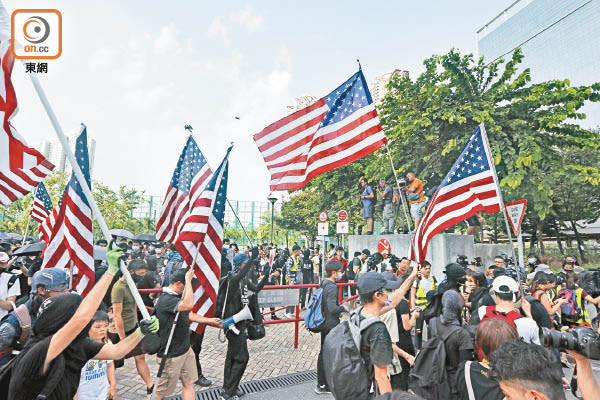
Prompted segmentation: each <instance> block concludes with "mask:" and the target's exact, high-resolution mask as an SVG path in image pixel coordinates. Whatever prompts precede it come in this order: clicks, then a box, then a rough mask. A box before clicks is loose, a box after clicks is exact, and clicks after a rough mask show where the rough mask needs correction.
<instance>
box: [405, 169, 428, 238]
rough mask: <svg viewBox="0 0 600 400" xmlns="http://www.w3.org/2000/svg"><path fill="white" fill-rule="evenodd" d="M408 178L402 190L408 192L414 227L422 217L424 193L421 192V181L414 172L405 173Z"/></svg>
mask: <svg viewBox="0 0 600 400" xmlns="http://www.w3.org/2000/svg"><path fill="white" fill-rule="evenodd" d="M406 179H408V182H410V183H409V184H408V186H405V187H404V190H406V191H407V192H408V202H409V203H410V215H411V216H412V218H413V220H414V221H415V229H417V226H419V222H421V218H422V217H423V206H425V195H424V194H423V182H421V180H420V179H419V178H417V176H416V175H415V173H414V172H408V173H407V174H406Z"/></svg>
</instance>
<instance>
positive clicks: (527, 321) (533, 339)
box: [477, 306, 540, 344]
mask: <svg viewBox="0 0 600 400" xmlns="http://www.w3.org/2000/svg"><path fill="white" fill-rule="evenodd" d="M485 308H486V306H481V307H479V309H478V310H477V312H478V313H479V319H481V318H483V317H484V315H485ZM515 325H516V326H517V333H518V334H519V336H520V337H521V339H523V341H524V342H526V343H534V344H540V333H539V332H540V328H539V327H538V325H537V324H536V323H535V321H534V320H532V319H531V318H527V317H523V318H519V319H517V320H515Z"/></svg>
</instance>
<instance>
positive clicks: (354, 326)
mask: <svg viewBox="0 0 600 400" xmlns="http://www.w3.org/2000/svg"><path fill="white" fill-rule="evenodd" d="M361 310H362V307H361V308H360V309H359V310H357V311H354V312H353V313H352V314H351V316H350V320H349V321H344V322H342V323H341V324H338V325H337V326H336V327H335V328H333V329H332V330H331V331H330V332H329V333H328V334H327V336H326V337H325V342H324V343H323V369H324V371H325V379H326V380H327V386H328V387H329V390H331V393H332V394H333V396H334V397H335V398H336V399H353V400H363V399H364V400H366V399H368V398H369V392H370V390H371V384H372V382H371V379H370V377H369V374H368V372H367V366H366V365H365V361H364V360H363V358H362V356H361V355H360V336H361V333H362V331H364V330H365V329H367V328H368V327H369V326H371V325H373V324H383V322H382V321H381V320H380V319H379V318H376V317H371V318H365V319H363V320H362V321H360V322H359V320H360V311H361Z"/></svg>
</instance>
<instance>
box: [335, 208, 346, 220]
mask: <svg viewBox="0 0 600 400" xmlns="http://www.w3.org/2000/svg"><path fill="white" fill-rule="evenodd" d="M337 217H338V221H340V222H344V221H345V220H347V219H348V213H347V212H346V210H340V211H339V212H338V213H337Z"/></svg>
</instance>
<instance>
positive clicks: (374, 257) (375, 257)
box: [367, 253, 383, 271]
mask: <svg viewBox="0 0 600 400" xmlns="http://www.w3.org/2000/svg"><path fill="white" fill-rule="evenodd" d="M382 261H383V256H382V255H381V253H373V254H371V255H370V256H369V258H367V271H376V270H377V266H378V265H379V264H381V262H382Z"/></svg>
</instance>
